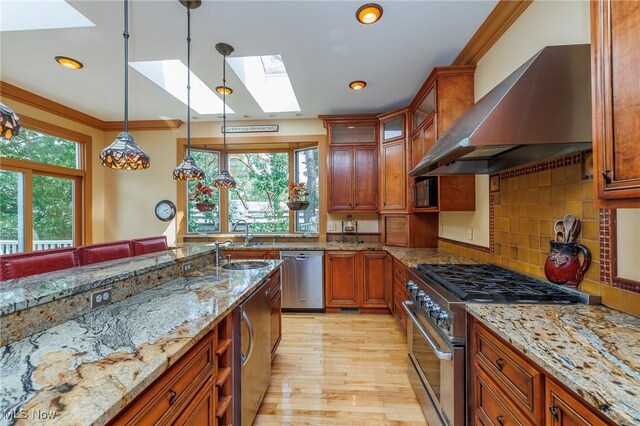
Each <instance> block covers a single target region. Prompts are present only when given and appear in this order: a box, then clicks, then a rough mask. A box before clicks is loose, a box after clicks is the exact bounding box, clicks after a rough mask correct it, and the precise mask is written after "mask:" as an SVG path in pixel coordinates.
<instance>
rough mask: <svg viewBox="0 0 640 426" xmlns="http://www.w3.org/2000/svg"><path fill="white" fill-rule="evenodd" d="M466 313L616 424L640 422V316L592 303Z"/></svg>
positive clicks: (480, 308) (480, 307)
mask: <svg viewBox="0 0 640 426" xmlns="http://www.w3.org/2000/svg"><path fill="white" fill-rule="evenodd" d="M467 311H468V312H469V313H470V314H471V315H473V316H474V317H475V318H477V319H478V320H480V322H481V323H482V324H484V325H485V326H487V327H488V328H489V329H491V330H492V331H493V332H495V333H496V334H497V335H498V336H500V337H502V338H503V339H505V340H506V341H508V342H509V343H511V344H512V345H513V346H514V347H515V348H516V349H518V350H519V351H521V352H522V353H523V354H525V355H526V356H527V357H528V358H529V359H531V360H532V361H533V362H535V363H536V364H538V366H540V367H541V368H543V369H544V370H546V371H547V373H549V374H550V375H551V376H553V377H554V378H555V379H557V380H558V381H559V382H560V383H562V384H563V385H565V386H566V387H568V388H569V389H571V390H573V391H574V392H575V393H576V394H578V395H580V396H581V397H582V398H583V399H584V400H585V401H586V402H587V403H589V404H591V405H592V406H593V407H594V408H595V409H596V410H598V411H600V412H601V413H602V414H604V415H605V416H606V417H608V418H609V419H611V420H612V421H613V422H614V423H616V424H620V425H638V424H640V318H636V317H633V316H631V315H627V314H624V313H621V312H618V311H615V310H613V309H609V308H607V307H604V306H590V305H571V306H566V305H563V306H561V305H501V304H468V305H467Z"/></svg>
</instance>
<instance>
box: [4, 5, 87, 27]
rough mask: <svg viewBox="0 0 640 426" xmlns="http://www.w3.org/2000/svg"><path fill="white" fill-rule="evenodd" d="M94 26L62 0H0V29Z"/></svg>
mask: <svg viewBox="0 0 640 426" xmlns="http://www.w3.org/2000/svg"><path fill="white" fill-rule="evenodd" d="M78 27H95V24H94V23H93V22H91V21H90V20H89V19H87V18H86V17H85V16H84V15H83V14H81V13H80V12H78V11H77V10H76V9H74V8H73V7H72V6H71V5H70V4H69V3H67V2H66V1H64V0H46V1H43V0H0V31H24V30H49V29H55V28H78Z"/></svg>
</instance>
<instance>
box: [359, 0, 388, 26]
mask: <svg viewBox="0 0 640 426" xmlns="http://www.w3.org/2000/svg"><path fill="white" fill-rule="evenodd" d="M380 17H382V6H380V5H379V4H376V3H367V4H365V5H363V6H360V8H359V9H358V11H357V12H356V19H357V20H358V22H360V23H361V24H365V25H370V24H374V23H376V22H378V21H379V20H380Z"/></svg>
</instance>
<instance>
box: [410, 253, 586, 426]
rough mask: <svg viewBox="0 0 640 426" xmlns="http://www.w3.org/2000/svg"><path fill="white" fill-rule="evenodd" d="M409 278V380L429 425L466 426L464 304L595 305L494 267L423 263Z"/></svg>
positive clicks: (581, 296) (574, 293) (579, 295)
mask: <svg viewBox="0 0 640 426" xmlns="http://www.w3.org/2000/svg"><path fill="white" fill-rule="evenodd" d="M408 277H409V278H408V280H407V283H406V288H407V291H408V293H409V299H408V300H405V301H403V302H402V305H403V307H404V309H405V310H406V312H407V314H408V317H409V321H408V328H407V342H408V347H409V363H408V365H409V377H410V379H411V384H412V386H413V389H414V391H415V393H416V396H417V397H418V400H419V401H420V405H421V406H422V410H423V412H424V414H425V417H426V418H427V421H428V422H429V424H430V425H431V426H436V425H449V426H462V425H464V424H465V423H466V417H467V414H466V408H465V405H466V404H465V402H466V361H465V351H466V329H467V325H466V313H465V309H464V305H465V304H466V303H468V302H485V303H486V302H496V303H581V302H582V303H593V302H597V299H594V298H592V296H589V295H586V294H584V293H580V292H578V291H575V290H569V289H565V288H562V287H560V286H556V285H554V284H550V283H547V282H545V281H542V280H539V279H536V278H532V277H529V276H526V275H523V274H520V273H517V272H513V271H509V270H507V269H504V268H501V267H498V266H494V265H484V264H473V265H426V264H422V265H418V268H417V269H416V268H411V269H410V270H409V276H408Z"/></svg>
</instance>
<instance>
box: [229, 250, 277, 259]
mask: <svg viewBox="0 0 640 426" xmlns="http://www.w3.org/2000/svg"><path fill="white" fill-rule="evenodd" d="M224 255H225V257H226V256H231V259H232V260H239V259H263V260H270V259H280V252H279V251H273V250H233V249H226V250H225V251H224Z"/></svg>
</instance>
